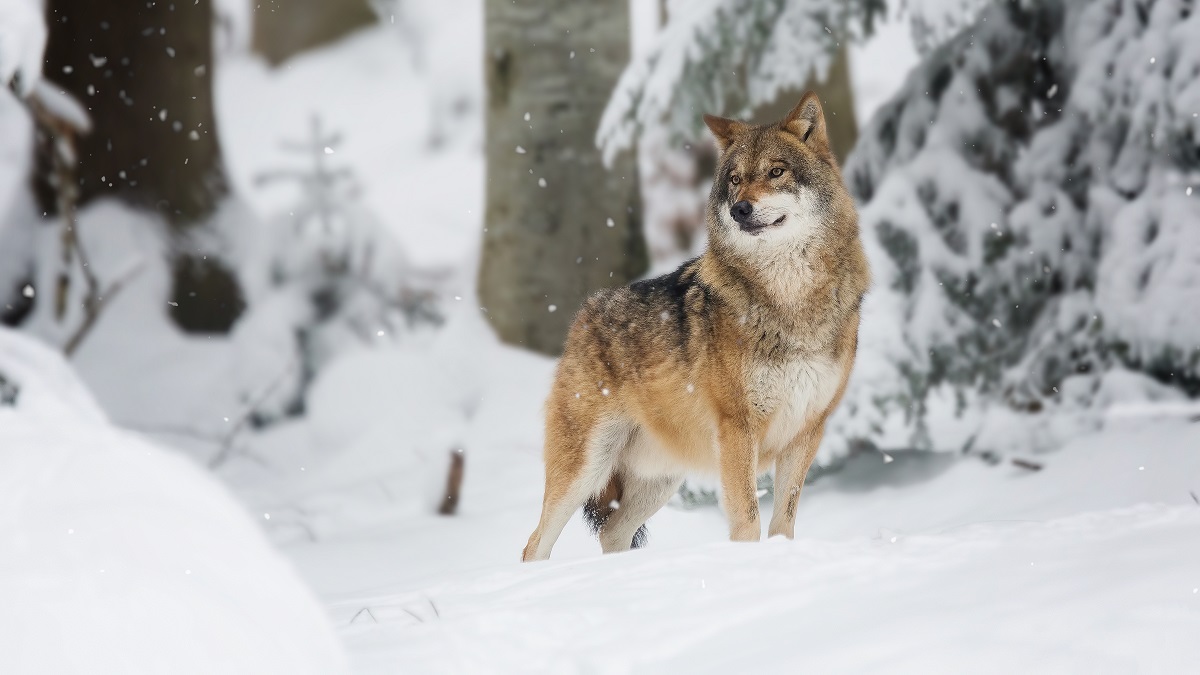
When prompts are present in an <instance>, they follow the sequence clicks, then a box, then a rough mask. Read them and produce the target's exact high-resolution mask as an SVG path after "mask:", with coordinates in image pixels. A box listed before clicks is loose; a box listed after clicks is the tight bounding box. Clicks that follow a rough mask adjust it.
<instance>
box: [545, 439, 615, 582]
mask: <svg viewBox="0 0 1200 675" xmlns="http://www.w3.org/2000/svg"><path fill="white" fill-rule="evenodd" d="M630 429H631V426H630V424H629V423H628V422H625V421H617V420H608V421H601V422H599V423H597V424H596V425H594V426H593V428H592V431H591V433H590V434H589V435H588V437H587V438H586V439H582V442H581V440H580V439H563V438H555V437H553V436H548V437H547V439H546V494H545V497H544V498H543V501H542V517H541V520H540V521H539V522H538V526H537V529H536V530H534V531H533V534H531V535H530V536H529V543H528V544H526V545H525V550H524V552H522V554H521V560H524V561H530V560H546V559H547V558H549V557H550V550H551V549H553V548H554V543H555V542H556V541H558V537H559V535H561V534H562V531H563V528H564V527H566V525H567V521H569V520H570V519H571V516H572V515H574V513H575V512H576V511H577V510H579V507H581V506H583V504H584V502H586V501H587V500H588V498H589V497H591V496H592V495H594V494H597V493H598V492H600V491H601V490H603V489H604V486H605V485H607V484H608V480H609V478H610V477H611V476H612V472H613V467H614V466H615V464H616V458H617V455H618V454H619V452H620V450H621V448H623V447H624V445H625V443H626V442H628V439H629V434H630Z"/></svg>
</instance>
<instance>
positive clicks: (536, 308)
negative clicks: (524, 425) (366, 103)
mask: <svg viewBox="0 0 1200 675" xmlns="http://www.w3.org/2000/svg"><path fill="white" fill-rule="evenodd" d="M485 25H486V28H485V55H486V56H485V58H486V64H485V72H486V84H487V99H488V100H487V127H486V136H487V148H486V153H487V205H486V212H485V214H484V235H483V254H482V261H481V265H480V270H479V297H480V299H481V301H482V303H483V308H484V311H485V312H486V313H487V317H488V319H489V321H490V322H491V324H492V326H493V327H494V328H495V330H496V332H497V333H498V334H499V335H500V338H501V339H502V340H504V341H505V342H508V343H511V344H519V345H523V346H525V347H527V348H529V349H533V350H536V351H539V352H542V353H545V354H558V353H560V352H561V350H562V343H563V339H564V338H565V336H566V332H567V328H568V327H569V325H570V322H571V319H572V317H573V315H574V313H575V310H576V309H577V308H578V307H579V306H580V305H581V304H582V303H583V300H584V299H585V298H586V297H587V296H588V295H589V294H590V293H592V292H593V291H595V290H597V289H600V288H604V287H607V286H617V285H621V284H625V283H627V282H628V281H630V280H631V279H634V278H635V277H637V276H638V275H640V274H642V273H643V272H644V271H645V270H646V266H647V257H646V246H645V242H644V240H643V239H642V228H641V204H640V197H639V192H638V178H637V170H636V165H635V163H634V155H633V153H626V154H624V155H622V156H621V157H619V158H618V159H617V160H616V162H615V163H614V165H613V166H612V168H611V169H606V168H605V167H604V165H603V163H602V161H601V158H600V153H599V151H598V150H597V149H596V143H595V134H596V127H597V125H598V123H599V121H600V114H601V112H602V111H603V110H604V106H605V103H606V102H607V101H608V96H609V94H610V93H611V92H612V89H613V87H614V85H615V84H616V81H617V78H618V77H619V76H620V74H621V71H622V69H623V68H624V66H625V64H626V63H628V61H629V7H628V3H626V2H617V3H590V2H575V1H571V0H522V1H521V2H513V0H486V4H485Z"/></svg>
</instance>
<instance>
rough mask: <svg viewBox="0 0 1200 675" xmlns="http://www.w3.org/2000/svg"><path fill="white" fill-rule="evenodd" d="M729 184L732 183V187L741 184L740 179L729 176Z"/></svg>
mask: <svg viewBox="0 0 1200 675" xmlns="http://www.w3.org/2000/svg"><path fill="white" fill-rule="evenodd" d="M729 182H730V183H733V184H734V185H737V184H738V183H740V182H742V179H741V178H740V177H738V176H730V177H729Z"/></svg>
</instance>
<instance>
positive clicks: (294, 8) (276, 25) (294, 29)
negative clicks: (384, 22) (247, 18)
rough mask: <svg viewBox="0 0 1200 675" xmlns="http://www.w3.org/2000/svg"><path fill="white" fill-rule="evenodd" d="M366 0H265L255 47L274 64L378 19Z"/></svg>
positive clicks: (258, 11)
mask: <svg viewBox="0 0 1200 675" xmlns="http://www.w3.org/2000/svg"><path fill="white" fill-rule="evenodd" d="M378 20H379V19H378V17H377V16H376V15H375V12H374V11H373V10H372V9H371V7H370V5H368V4H367V2H366V1H365V0H261V1H260V2H256V3H255V5H254V37H253V48H254V51H255V52H257V53H258V54H261V55H262V56H263V58H265V59H266V60H267V62H268V63H270V64H271V65H273V66H277V65H279V64H280V63H283V62H284V61H286V60H288V59H289V58H291V57H292V56H295V55H296V54H299V53H300V52H303V51H306V50H308V49H312V48H313V47H319V46H321V45H323V44H328V43H330V42H333V41H334V40H337V39H338V38H340V37H343V36H345V35H348V34H350V33H351V32H353V31H355V30H358V29H359V28H363V27H364V26H369V25H371V24H373V23H376V22H377V21H378Z"/></svg>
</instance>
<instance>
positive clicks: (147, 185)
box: [33, 0, 243, 332]
mask: <svg viewBox="0 0 1200 675" xmlns="http://www.w3.org/2000/svg"><path fill="white" fill-rule="evenodd" d="M46 23H47V28H48V31H49V35H48V40H47V43H46V55H45V66H44V68H45V73H46V77H47V78H48V79H49V80H51V81H52V82H54V83H56V84H58V85H60V86H61V87H62V89H64V90H65V91H66V92H67V93H69V94H70V95H71V96H73V97H74V98H75V99H76V100H78V101H79V102H80V103H81V104H83V106H84V107H85V108H87V110H88V113H89V115H90V116H91V120H92V131H91V133H90V134H87V135H83V136H80V137H78V138H77V139H76V154H77V157H78V162H77V166H76V167H75V170H76V177H77V180H78V193H77V199H78V205H79V206H83V205H86V204H87V203H88V202H90V201H92V200H94V199H96V198H98V197H105V196H111V197H117V198H119V199H121V200H122V201H125V202H126V203H128V204H131V205H134V206H137V207H144V208H148V209H152V210H154V211H157V212H159V213H160V214H162V215H163V217H164V218H166V220H167V221H168V222H169V223H171V224H172V225H174V226H175V230H176V232H177V233H180V234H182V233H184V232H186V230H187V229H188V228H187V226H189V225H192V224H195V223H198V222H201V221H203V220H204V219H205V218H206V217H207V216H209V215H210V214H211V213H212V212H213V211H214V209H215V208H216V205H217V203H218V202H219V200H220V199H222V198H223V197H224V196H225V195H226V193H227V186H226V182H225V176H224V172H223V170H222V165H221V151H220V146H219V143H218V140H217V129H216V121H215V117H214V114H213V99H212V29H213V12H212V0H183V1H180V0H138V1H137V2H130V1H128V0H87V1H86V2H84V1H81V0H47V2H46ZM52 135H53V134H52V133H48V132H47V130H46V129H41V130H40V131H39V136H40V138H39V142H38V151H37V157H36V163H35V171H34V176H33V188H34V193H35V195H36V197H37V200H38V202H39V205H40V206H41V209H42V210H43V211H44V212H45V213H46V214H47V215H49V216H53V215H57V212H58V205H57V203H56V202H57V196H58V193H57V187H56V185H55V181H54V176H53V173H54V172H53V157H52V153H51V149H52V148H53V142H54V138H53V137H52ZM210 258H211V256H210ZM200 262H203V263H204V264H200ZM173 266H174V268H175V275H174V277H175V283H176V286H175V288H174V289H173V290H172V294H171V300H172V302H173V303H174V306H173V307H172V311H171V315H172V317H173V318H174V319H175V320H176V322H177V323H178V324H179V325H180V326H181V327H183V328H184V329H185V330H193V331H197V332H220V331H223V330H227V329H228V328H229V326H230V325H232V323H233V320H234V319H236V318H237V316H238V314H240V313H241V310H242V307H243V305H242V299H241V293H240V290H239V288H238V285H237V282H236V280H235V279H234V277H233V275H232V273H231V272H230V271H229V270H228V269H227V268H226V267H224V266H223V265H221V264H220V263H219V262H217V261H214V260H211V259H210V260H208V261H199V262H198V261H197V260H193V256H191V255H189V254H180V255H178V256H176V258H175V260H173ZM180 282H182V287H181V286H180Z"/></svg>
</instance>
